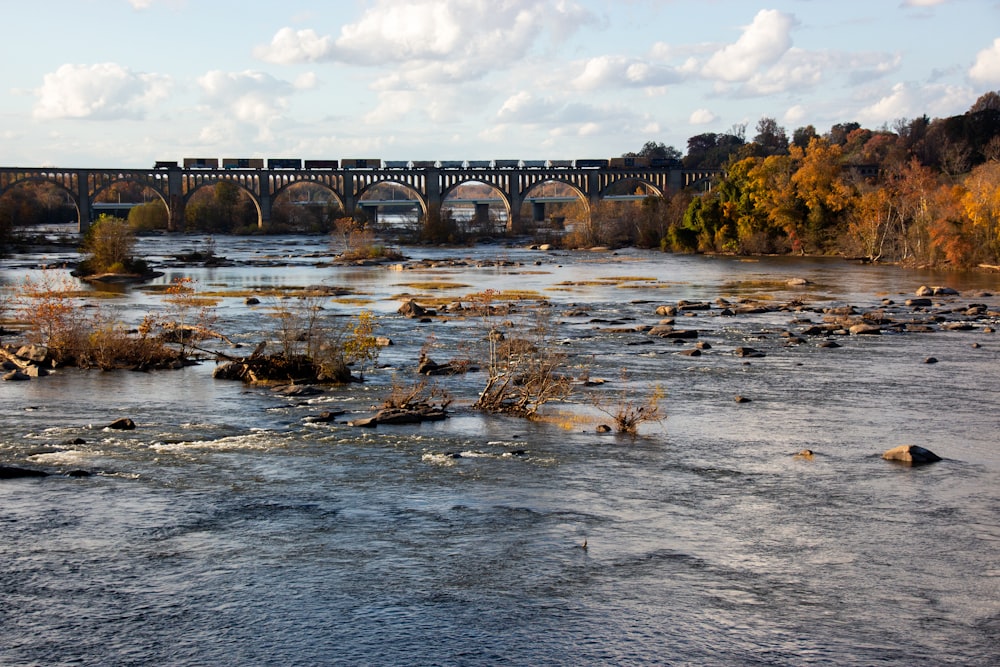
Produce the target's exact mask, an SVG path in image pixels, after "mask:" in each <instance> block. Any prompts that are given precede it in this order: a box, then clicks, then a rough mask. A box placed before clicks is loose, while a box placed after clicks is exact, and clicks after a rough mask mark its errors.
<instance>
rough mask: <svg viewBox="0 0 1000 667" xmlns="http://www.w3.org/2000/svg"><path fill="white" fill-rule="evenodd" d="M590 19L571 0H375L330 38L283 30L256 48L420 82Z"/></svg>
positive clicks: (467, 69) (472, 72)
mask: <svg viewBox="0 0 1000 667" xmlns="http://www.w3.org/2000/svg"><path fill="white" fill-rule="evenodd" d="M596 22H597V19H596V17H595V16H594V15H593V14H591V13H590V12H589V11H588V10H586V9H585V8H583V7H582V6H581V5H579V4H578V3H576V2H572V1H570V0H560V2H555V3H550V2H537V0H507V1H506V2H503V3H496V2H493V1H492V0H412V1H410V2H406V3H400V2H398V1H394V0H377V2H375V4H374V5H372V6H371V7H369V8H368V9H367V10H366V11H365V12H364V14H363V15H362V16H361V17H360V18H359V19H358V20H357V21H355V22H354V23H350V24H347V25H345V26H343V27H342V28H341V31H340V35H339V36H337V37H336V38H333V37H332V36H329V35H326V36H320V35H319V34H318V33H317V32H316V31H315V30H312V29H307V30H298V31H296V30H293V29H292V28H282V29H281V30H279V31H278V32H277V33H276V34H275V36H274V38H273V39H272V40H271V43H270V44H268V45H266V46H261V47H258V48H257V49H255V51H254V53H255V55H256V56H257V57H258V58H260V59H262V60H265V61H267V62H273V63H280V64H291V63H304V62H341V63H348V64H355V65H367V66H387V65H394V66H405V75H404V76H403V78H402V79H401V80H407V81H410V82H411V83H412V82H418V83H419V82H423V81H424V79H425V78H426V77H428V76H430V75H432V73H433V72H436V71H439V70H440V67H441V65H442V64H444V65H445V66H446V67H447V68H448V69H449V72H448V74H447V76H448V78H449V79H452V80H468V79H474V78H478V77H480V76H482V75H483V74H484V73H485V72H487V71H489V70H492V69H494V68H496V67H497V66H498V65H503V64H508V63H513V62H516V61H517V60H519V59H521V58H523V57H524V56H525V55H527V54H528V53H529V52H530V51H531V50H532V49H533V48H534V47H535V46H536V45H537V44H539V43H540V41H541V39H542V36H543V35H544V34H546V33H547V34H549V35H550V36H551V37H552V39H554V40H557V41H558V40H562V39H565V38H566V37H567V36H568V35H570V34H572V33H574V32H576V31H577V30H578V29H579V28H580V27H581V26H583V25H586V24H588V23H596ZM429 63H434V64H435V65H436V67H434V68H431V67H427V65H428V64H429Z"/></svg>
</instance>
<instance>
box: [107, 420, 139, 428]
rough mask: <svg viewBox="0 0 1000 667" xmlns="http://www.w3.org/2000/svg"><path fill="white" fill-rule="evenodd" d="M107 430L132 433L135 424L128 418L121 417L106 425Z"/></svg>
mask: <svg viewBox="0 0 1000 667" xmlns="http://www.w3.org/2000/svg"><path fill="white" fill-rule="evenodd" d="M107 428H111V429H115V430H116V431H134V430H135V422H134V421H132V420H131V419H129V418H128V417H122V418H120V419H116V420H114V421H113V422H111V423H110V424H108V426H107Z"/></svg>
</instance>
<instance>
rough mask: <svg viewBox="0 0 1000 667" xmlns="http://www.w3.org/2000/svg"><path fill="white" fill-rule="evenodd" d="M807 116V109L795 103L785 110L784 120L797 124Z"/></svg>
mask: <svg viewBox="0 0 1000 667" xmlns="http://www.w3.org/2000/svg"><path fill="white" fill-rule="evenodd" d="M806 118H808V111H807V110H806V108H805V107H804V106H802V105H801V104H796V105H794V106H791V107H789V108H788V110H787V111H785V116H784V121H785V122H786V123H789V124H793V125H794V124H798V123H801V122H802V121H804V120H805V119H806Z"/></svg>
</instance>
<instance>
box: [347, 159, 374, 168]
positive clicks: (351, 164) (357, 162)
mask: <svg viewBox="0 0 1000 667" xmlns="http://www.w3.org/2000/svg"><path fill="white" fill-rule="evenodd" d="M340 166H342V167H343V168H344V169H379V168H381V167H382V160H375V159H369V158H345V159H343V160H341V161H340Z"/></svg>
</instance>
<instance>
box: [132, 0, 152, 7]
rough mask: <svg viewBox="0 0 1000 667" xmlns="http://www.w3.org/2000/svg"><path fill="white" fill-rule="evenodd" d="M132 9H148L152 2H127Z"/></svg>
mask: <svg viewBox="0 0 1000 667" xmlns="http://www.w3.org/2000/svg"><path fill="white" fill-rule="evenodd" d="M128 4H130V5H132V9H149V8H150V7H152V6H153V0H128Z"/></svg>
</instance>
